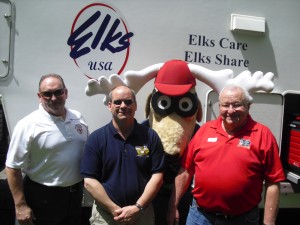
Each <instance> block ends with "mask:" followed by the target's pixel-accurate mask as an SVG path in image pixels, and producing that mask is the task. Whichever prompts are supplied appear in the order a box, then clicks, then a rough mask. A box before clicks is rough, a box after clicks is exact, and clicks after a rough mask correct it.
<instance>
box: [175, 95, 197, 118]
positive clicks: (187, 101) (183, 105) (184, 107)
mask: <svg viewBox="0 0 300 225" xmlns="http://www.w3.org/2000/svg"><path fill="white" fill-rule="evenodd" d="M197 110H198V101H197V97H196V95H194V94H192V93H187V94H186V95H184V96H183V97H181V98H180V99H178V106H177V110H176V112H177V114H178V115H180V116H182V117H190V116H192V115H194V114H195V113H196V112H197Z"/></svg>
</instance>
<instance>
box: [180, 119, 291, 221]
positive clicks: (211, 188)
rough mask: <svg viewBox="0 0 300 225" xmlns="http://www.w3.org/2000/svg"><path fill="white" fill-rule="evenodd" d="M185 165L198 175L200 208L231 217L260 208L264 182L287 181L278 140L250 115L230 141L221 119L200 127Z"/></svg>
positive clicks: (196, 191) (197, 185) (197, 199)
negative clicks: (258, 206) (256, 207)
mask: <svg viewBox="0 0 300 225" xmlns="http://www.w3.org/2000/svg"><path fill="white" fill-rule="evenodd" d="M182 166H183V167H184V168H185V169H186V170H188V171H189V172H190V173H191V174H195V178H194V179H195V187H194V189H193V195H194V197H195V199H196V201H197V203H198V205H199V206H200V207H203V208H204V209H207V210H208V211H212V212H220V213H224V214H228V215H239V214H242V213H245V212H247V211H249V210H250V209H252V208H253V207H255V206H257V205H258V204H259V203H260V201H261V193H262V188H263V185H262V184H263V181H264V180H267V181H270V182H279V181H283V180H285V175H284V171H283V169H282V165H281V162H280V158H279V154H278V145H277V142H276V140H275V137H274V136H273V134H272V133H271V131H270V129H269V128H267V127H266V126H264V125H262V124H260V123H257V122H255V121H254V120H252V118H251V117H250V116H248V121H247V123H246V125H245V127H244V128H243V129H242V130H240V131H239V132H238V133H236V134H235V135H234V136H233V137H230V138H229V137H228V135H227V134H226V133H225V131H224V130H223V128H222V120H221V117H219V118H218V119H217V120H214V121H210V122H207V123H206V124H204V125H203V126H201V128H200V129H199V130H198V132H197V133H196V135H195V136H194V138H193V139H192V140H191V142H190V144H189V146H188V150H187V151H185V155H184V157H183V161H182Z"/></svg>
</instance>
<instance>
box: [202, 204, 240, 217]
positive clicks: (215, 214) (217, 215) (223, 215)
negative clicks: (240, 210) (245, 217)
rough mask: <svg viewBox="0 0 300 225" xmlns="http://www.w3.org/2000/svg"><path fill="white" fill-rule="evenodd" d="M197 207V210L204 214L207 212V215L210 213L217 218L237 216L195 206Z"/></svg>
mask: <svg viewBox="0 0 300 225" xmlns="http://www.w3.org/2000/svg"><path fill="white" fill-rule="evenodd" d="M197 209H198V211H200V212H202V213H204V214H208V215H210V216H212V217H217V218H220V219H233V218H235V217H237V216H232V215H227V214H223V213H216V212H211V211H208V210H206V209H203V208H201V207H199V206H197Z"/></svg>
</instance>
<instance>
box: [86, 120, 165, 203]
mask: <svg viewBox="0 0 300 225" xmlns="http://www.w3.org/2000/svg"><path fill="white" fill-rule="evenodd" d="M163 167H164V151H163V145H162V143H161V140H160V138H159V136H158V134H157V133H156V132H155V131H154V130H152V129H151V128H149V127H147V126H145V125H141V124H138V123H137V121H135V124H134V129H133V131H132V133H131V134H130V136H129V137H128V138H127V139H126V140H123V138H122V137H121V136H120V135H119V134H118V132H117V130H116V129H115V128H114V126H113V124H112V122H110V123H109V124H107V125H105V126H103V127H101V128H99V129H97V130H95V131H94V132H93V133H91V134H90V136H89V137H88V140H87V142H86V145H85V151H84V156H83V159H82V163H81V171H80V173H81V174H82V176H83V177H88V178H94V179H97V180H98V181H99V182H100V183H101V184H102V185H103V187H104V189H105V191H106V192H107V194H108V196H109V197H110V198H111V199H112V200H113V201H114V202H115V203H116V204H117V205H119V206H121V207H123V206H126V205H132V204H134V203H135V202H136V201H137V200H138V198H139V197H140V196H141V195H142V193H143V192H144V189H145V187H146V184H147V182H148V181H149V180H150V178H151V176H152V174H154V173H158V172H162V171H163Z"/></svg>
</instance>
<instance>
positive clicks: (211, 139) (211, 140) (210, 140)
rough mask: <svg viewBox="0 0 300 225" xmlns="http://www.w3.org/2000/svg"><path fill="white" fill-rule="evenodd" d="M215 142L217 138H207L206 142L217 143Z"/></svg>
mask: <svg viewBox="0 0 300 225" xmlns="http://www.w3.org/2000/svg"><path fill="white" fill-rule="evenodd" d="M217 140H218V138H217V137H211V138H207V142H217Z"/></svg>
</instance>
